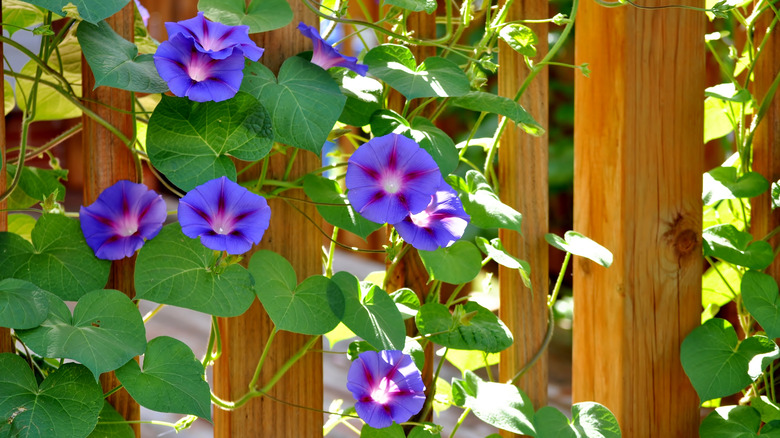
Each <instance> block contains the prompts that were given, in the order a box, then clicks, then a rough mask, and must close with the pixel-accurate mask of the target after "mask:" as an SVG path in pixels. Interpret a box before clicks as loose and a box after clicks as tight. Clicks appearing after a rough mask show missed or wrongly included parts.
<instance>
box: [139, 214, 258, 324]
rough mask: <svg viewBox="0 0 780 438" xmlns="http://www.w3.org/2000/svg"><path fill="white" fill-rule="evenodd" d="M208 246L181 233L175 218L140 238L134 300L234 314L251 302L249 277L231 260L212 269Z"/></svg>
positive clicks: (253, 293) (214, 312) (251, 294)
mask: <svg viewBox="0 0 780 438" xmlns="http://www.w3.org/2000/svg"><path fill="white" fill-rule="evenodd" d="M213 257H214V251H212V250H210V249H208V248H206V247H205V246H203V245H201V243H200V240H198V239H190V238H189V237H187V236H185V235H184V234H182V232H181V227H180V225H179V224H178V223H173V224H169V225H166V226H164V227H163V229H162V230H161V231H160V234H158V235H157V237H155V238H154V239H152V240H150V241H148V242H146V245H144V246H143V247H142V248H141V250H140V252H139V253H138V258H137V259H136V262H135V290H136V297H135V299H144V300H149V301H154V302H156V303H164V304H171V305H173V306H179V307H184V308H186V309H192V310H197V311H198V312H204V313H208V314H210V315H214V316H225V317H227V316H238V315H240V314H242V313H244V312H246V310H247V309H249V306H251V305H252V302H253V301H254V299H255V292H254V290H253V289H252V276H251V275H250V274H249V272H248V271H247V270H246V269H245V268H244V267H243V266H241V265H237V264H232V265H229V266H227V267H226V268H225V269H224V271H222V272H220V273H218V272H215V270H214V269H213V268H212V267H211V262H212V259H213Z"/></svg>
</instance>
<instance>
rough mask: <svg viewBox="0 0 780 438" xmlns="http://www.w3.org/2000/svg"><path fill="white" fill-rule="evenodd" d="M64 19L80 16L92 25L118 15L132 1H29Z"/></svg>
mask: <svg viewBox="0 0 780 438" xmlns="http://www.w3.org/2000/svg"><path fill="white" fill-rule="evenodd" d="M28 1H29V2H30V3H32V4H34V5H35V6H40V7H42V8H46V9H48V10H50V11H52V12H54V13H55V14H57V15H62V16H63V17H65V16H68V17H75V16H79V17H81V18H82V19H83V20H85V21H88V22H90V23H92V24H97V23H98V21H100V20H105V19H106V18H108V17H110V16H112V15H114V14H116V13H117V12H119V10H120V9H122V8H123V7H124V6H125V5H126V4H127V3H128V2H129V1H130V0H28Z"/></svg>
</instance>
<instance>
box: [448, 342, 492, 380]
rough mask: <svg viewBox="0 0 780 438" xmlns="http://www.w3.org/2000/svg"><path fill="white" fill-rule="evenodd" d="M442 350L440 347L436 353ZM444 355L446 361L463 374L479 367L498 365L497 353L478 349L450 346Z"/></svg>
mask: <svg viewBox="0 0 780 438" xmlns="http://www.w3.org/2000/svg"><path fill="white" fill-rule="evenodd" d="M443 351H444V349H443V348H442V349H441V350H439V351H437V352H436V354H437V355H441V353H442V352H443ZM444 357H445V358H446V359H447V362H449V363H451V364H452V366H454V367H455V368H457V369H459V370H460V373H461V374H462V375H464V374H465V373H466V371H475V370H478V369H480V368H485V367H488V366H493V365H498V359H499V357H500V355H499V354H498V353H485V352H484V351H479V350H456V349H454V348H450V349H448V350H447V355H446V356H444Z"/></svg>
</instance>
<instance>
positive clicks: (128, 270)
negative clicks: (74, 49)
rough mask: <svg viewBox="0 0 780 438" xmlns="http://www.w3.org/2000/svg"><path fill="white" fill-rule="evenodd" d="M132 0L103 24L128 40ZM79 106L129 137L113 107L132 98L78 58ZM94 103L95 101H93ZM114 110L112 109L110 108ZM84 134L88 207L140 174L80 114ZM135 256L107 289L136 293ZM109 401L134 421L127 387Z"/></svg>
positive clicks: (110, 137)
mask: <svg viewBox="0 0 780 438" xmlns="http://www.w3.org/2000/svg"><path fill="white" fill-rule="evenodd" d="M134 7H135V6H134V5H133V3H130V4H128V5H127V6H125V7H124V8H123V9H122V10H121V11H119V12H117V13H116V14H114V15H113V16H111V17H110V18H107V19H106V22H108V24H110V25H111V27H112V28H113V29H114V31H116V33H118V34H119V35H121V36H122V38H125V39H126V40H128V41H133V33H134V26H133V12H134V10H133V8H134ZM81 66H82V68H81V70H82V83H83V93H84V99H85V100H84V105H86V106H87V107H88V108H89V109H91V110H92V111H94V112H95V113H96V114H98V115H99V116H100V117H102V118H103V119H105V120H106V121H108V122H109V123H110V124H111V125H113V126H114V127H116V128H117V129H118V130H119V131H120V132H122V133H123V134H124V135H125V136H126V137H127V138H132V136H133V123H134V120H133V117H132V114H130V113H121V112H119V111H116V110H115V109H120V110H125V111H131V110H132V108H133V99H132V95H131V93H130V92H129V91H124V90H118V89H116V88H109V87H99V88H97V89H94V90H93V88H94V87H95V77H94V76H93V75H92V70H90V68H89V65H88V64H87V62H86V60H84V59H83V57H82V61H81ZM97 102H99V103H97ZM112 108H115V109H112ZM82 119H83V123H84V132H83V134H82V139H83V149H84V166H85V169H84V205H89V204H91V203H93V202H95V200H96V199H97V197H98V195H99V194H100V192H102V191H103V190H104V189H105V188H107V187H109V186H111V185H113V184H114V183H116V182H117V181H119V180H122V179H127V180H130V181H134V182H140V178H141V175H140V174H138V173H137V172H136V168H135V160H134V159H133V154H132V153H131V152H130V149H129V148H128V147H127V146H126V145H125V144H124V142H122V141H121V140H120V139H119V138H117V137H116V136H115V135H114V134H113V133H111V132H110V131H109V130H107V129H106V128H104V127H102V126H101V125H99V124H98V123H96V122H95V121H93V120H92V119H91V118H89V117H88V116H86V115H84V116H82ZM134 265H135V256H134V257H131V258H126V259H122V260H117V261H115V262H113V263H112V264H111V274H110V276H109V279H108V284H107V285H106V288H108V289H116V290H119V291H122V292H124V293H125V294H126V295H127V296H129V297H131V298H132V297H134V296H135V289H134V287H133V272H134V270H133V267H134ZM100 382H101V384H102V385H103V390H105V391H107V390H110V389H113V388H114V387H116V386H117V385H119V380H117V378H116V376H115V375H114V373H113V372H112V373H108V374H104V375H103V376H101V379H100ZM108 401H109V402H110V403H111V404H112V405H113V406H114V408H116V410H117V411H118V412H119V413H120V414H122V416H123V417H124V418H125V419H127V420H134V421H137V420H139V419H140V418H141V411H140V408H139V406H138V404H137V403H136V402H135V401H134V400H133V399H132V397H130V395H129V394H128V393H127V392H126V391H118V392H116V393H114V394H113V395H111V396H110V397H109V398H108ZM131 427H133V430H134V431H135V434H136V436H140V435H141V428H140V424H137V423H136V424H131Z"/></svg>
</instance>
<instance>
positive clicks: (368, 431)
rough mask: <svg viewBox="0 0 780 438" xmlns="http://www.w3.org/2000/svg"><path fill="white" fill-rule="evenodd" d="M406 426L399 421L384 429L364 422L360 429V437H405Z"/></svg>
mask: <svg viewBox="0 0 780 438" xmlns="http://www.w3.org/2000/svg"><path fill="white" fill-rule="evenodd" d="M404 436H405V434H404V428H403V427H401V425H400V424H398V423H393V424H391V425H390V426H387V427H383V428H382V429H374V428H373V427H371V426H369V425H368V424H364V425H363V427H362V428H361V429H360V438H404Z"/></svg>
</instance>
